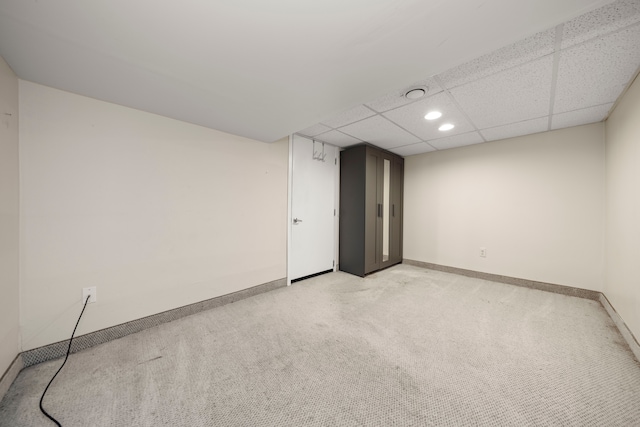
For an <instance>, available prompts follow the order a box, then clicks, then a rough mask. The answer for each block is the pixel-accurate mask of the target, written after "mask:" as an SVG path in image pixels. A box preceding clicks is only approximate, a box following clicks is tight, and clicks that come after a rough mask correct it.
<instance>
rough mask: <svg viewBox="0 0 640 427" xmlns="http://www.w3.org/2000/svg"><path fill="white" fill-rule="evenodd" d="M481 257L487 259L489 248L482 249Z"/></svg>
mask: <svg viewBox="0 0 640 427" xmlns="http://www.w3.org/2000/svg"><path fill="white" fill-rule="evenodd" d="M480 256H481V257H482V258H486V257H487V248H480Z"/></svg>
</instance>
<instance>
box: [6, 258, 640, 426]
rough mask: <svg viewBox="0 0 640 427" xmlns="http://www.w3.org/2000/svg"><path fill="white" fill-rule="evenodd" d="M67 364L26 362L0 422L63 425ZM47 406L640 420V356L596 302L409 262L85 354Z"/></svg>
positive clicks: (178, 416)
mask: <svg viewBox="0 0 640 427" xmlns="http://www.w3.org/2000/svg"><path fill="white" fill-rule="evenodd" d="M90 309H91V307H90V306H89V307H88V310H90ZM60 363H61V360H60V359H59V360H56V361H51V362H46V363H42V364H39V365H36V366H32V367H30V368H27V369H25V370H24V371H22V372H21V373H20V375H19V376H18V378H17V379H16V381H15V382H14V384H13V385H12V386H11V388H10V390H9V392H8V393H7V395H6V396H5V398H4V400H3V401H2V402H1V403H0V426H11V427H18V426H46V425H52V424H50V423H49V421H48V420H47V419H46V418H45V417H44V416H43V415H41V414H40V412H39V410H38V399H39V397H40V394H41V393H42V390H43V389H44V387H45V386H46V384H47V382H48V381H49V379H50V378H51V376H52V375H53V373H54V372H55V371H56V369H57V368H58V366H59V365H60ZM44 405H45V408H47V409H48V410H49V412H50V413H51V414H52V415H54V416H55V417H56V418H58V419H59V420H60V421H61V423H62V424H63V425H64V426H66V427H69V426H163V425H166V426H196V427H197V426H214V425H215V426H225V425H229V426H424V425H450V426H467V425H487V426H502V425H537V426H557V425H566V426H637V425H640V364H639V363H638V362H637V361H636V360H635V359H634V357H633V355H632V353H631V352H630V350H629V349H628V347H627V346H626V344H625V343H624V341H623V339H622V337H621V336H620V334H619V332H618V331H617V329H616V328H615V326H614V325H613V323H612V321H611V320H610V319H609V317H608V316H607V314H606V313H605V311H604V310H603V309H602V307H601V306H600V305H599V304H598V303H597V302H595V301H591V300H585V299H579V298H575V297H569V296H564V295H558V294H552V293H548V292H542V291H537V290H532V289H526V288H520V287H515V286H511V285H504V284H499V283H493V282H488V281H485V280H480V279H474V278H469V277H462V276H457V275H454V274H449V273H444V272H438V271H432V270H425V269H421V268H418V267H412V266H408V265H399V266H396V267H392V268H391V269H387V270H384V271H381V272H378V273H376V274H373V275H371V276H369V277H367V278H364V279H362V278H359V277H355V276H351V275H348V274H345V273H330V274H327V275H323V276H319V277H315V278H312V279H308V280H305V281H302V282H298V283H295V284H294V285H292V286H291V287H289V288H282V289H278V290H275V291H272V292H268V293H265V294H261V295H257V296H254V297H251V298H248V299H245V300H242V301H239V302H236V303H233V304H229V305H226V306H222V307H218V308H215V309H212V310H209V311H205V312H202V313H199V314H196V315H193V316H189V317H186V318H183V319H180V320H177V321H174V322H171V323H167V324H164V325H161V326H157V327H154V328H152V329H149V330H146V331H143V332H139V333H137V334H133V335H129V336H127V337H124V338H121V339H118V340H115V341H112V342H109V343H105V344H102V345H99V346H97V347H94V348H91V349H88V350H85V351H82V352H80V353H77V354H74V355H72V356H70V358H69V361H68V362H67V365H66V366H65V368H64V369H63V371H62V372H61V373H60V375H59V376H58V378H57V379H56V380H55V382H54V383H53V385H52V386H51V388H50V390H49V392H48V394H47V397H46V398H45V402H44Z"/></svg>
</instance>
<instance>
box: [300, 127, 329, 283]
mask: <svg viewBox="0 0 640 427" xmlns="http://www.w3.org/2000/svg"><path fill="white" fill-rule="evenodd" d="M291 150H292V154H291V158H292V162H291V170H292V172H291V222H290V224H289V230H290V236H291V243H290V246H289V279H290V280H295V279H299V278H301V277H305V276H309V275H311V274H315V273H320V272H323V271H327V270H332V269H333V267H334V260H335V258H334V252H335V233H334V227H335V200H336V197H335V191H336V171H337V167H338V166H337V164H336V163H337V161H336V156H337V153H338V151H337V149H336V147H334V146H332V145H328V144H323V143H321V142H316V141H312V140H310V139H308V138H304V137H301V136H298V135H294V136H293V141H292V144H291Z"/></svg>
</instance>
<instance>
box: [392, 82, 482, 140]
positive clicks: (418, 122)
mask: <svg viewBox="0 0 640 427" xmlns="http://www.w3.org/2000/svg"><path fill="white" fill-rule="evenodd" d="M432 110H438V111H440V112H441V113H442V117H440V118H439V119H437V120H432V121H429V120H425V119H424V116H425V114H427V113H428V112H429V111H432ZM384 116H385V117H387V118H388V119H389V120H391V121H393V122H394V123H397V124H398V125H399V126H401V127H403V128H404V129H406V130H408V131H409V132H411V133H413V134H414V135H417V136H418V137H419V138H421V139H422V140H423V141H426V140H430V139H437V138H442V137H444V136H451V135H458V134H460V133H466V132H471V131H473V130H474V128H473V125H472V124H471V123H469V121H468V120H467V119H466V118H465V116H464V114H462V113H461V112H460V110H458V108H457V107H456V105H455V104H454V103H453V101H451V98H450V97H449V95H447V94H446V93H445V92H440V93H439V94H437V95H434V96H430V97H428V98H424V99H422V100H420V101H418V102H414V103H412V104H409V105H405V106H404V107H400V108H396V109H395V110H391V111H387V112H386V113H384ZM443 123H452V124H453V125H455V128H453V129H452V130H450V131H447V132H445V133H443V132H441V131H439V130H438V127H440V125H442V124H443Z"/></svg>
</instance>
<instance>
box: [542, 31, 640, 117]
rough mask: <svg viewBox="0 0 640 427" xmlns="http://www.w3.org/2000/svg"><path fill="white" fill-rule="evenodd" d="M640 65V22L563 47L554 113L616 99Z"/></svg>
mask: <svg viewBox="0 0 640 427" xmlns="http://www.w3.org/2000/svg"><path fill="white" fill-rule="evenodd" d="M638 64H640V24H639V25H635V26H633V27H630V28H627V29H625V30H622V31H619V32H617V33H613V34H610V35H608V36H605V37H601V38H599V39H596V40H592V41H590V42H587V43H585V44H582V45H578V46H574V47H572V48H569V49H566V50H562V51H561V54H560V62H559V65H558V82H557V85H556V97H555V105H554V109H553V112H554V113H564V112H567V111H573V110H578V109H581V108H585V107H589V106H594V105H602V104H606V103H609V102H614V101H615V100H616V99H617V98H618V96H620V93H622V91H623V90H624V88H625V87H626V85H627V83H628V82H629V80H630V79H631V78H632V77H633V76H634V75H635V73H636V70H637V69H638Z"/></svg>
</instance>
